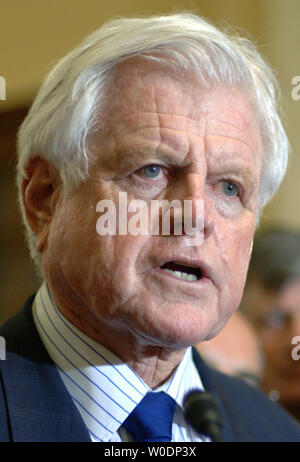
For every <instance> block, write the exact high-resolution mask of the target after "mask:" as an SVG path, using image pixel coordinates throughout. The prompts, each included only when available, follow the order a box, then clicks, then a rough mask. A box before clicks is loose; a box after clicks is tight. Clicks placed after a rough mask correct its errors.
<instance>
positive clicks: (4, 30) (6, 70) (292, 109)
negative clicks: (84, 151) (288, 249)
mask: <svg viewBox="0 0 300 462" xmlns="http://www.w3.org/2000/svg"><path fill="white" fill-rule="evenodd" d="M177 10H189V11H192V12H195V13H197V14H199V15H201V16H204V17H206V18H208V19H209V20H211V21H212V22H214V23H215V24H217V25H221V26H222V25H224V24H229V25H231V26H233V27H235V28H238V29H241V30H242V31H246V33H247V35H250V37H252V39H253V40H254V41H255V42H256V44H257V45H258V47H259V48H260V51H261V52H262V53H263V54H264V56H265V57H266V58H267V60H268V61H269V63H270V64H271V66H272V67H273V68H274V69H275V71H276V73H277V76H278V80H279V82H280V86H281V89H282V97H283V107H284V112H285V121H286V128H287V132H288V136H289V139H290V142H291V145H292V148H293V154H292V156H291V160H290V165H289V170H288V174H287V176H286V178H285V180H284V183H283V184H282V187H281V189H280V191H279V193H278V194H277V195H276V197H275V198H274V199H273V201H272V202H271V203H270V205H269V206H268V207H267V208H266V210H265V213H264V216H263V218H262V221H261V225H260V228H264V227H268V226H270V225H280V226H281V227H285V228H288V229H295V230H300V213H299V209H300V199H299V198H300V182H299V174H300V156H299V155H298V149H299V148H300V129H299V128H300V127H299V120H300V100H296V99H293V98H292V90H293V85H292V79H293V78H294V77H295V76H298V75H299V76H300V52H299V43H300V28H299V19H300V0H194V1H188V0H186V1H183V0H182V1H179V0H177V1H175V0H151V1H149V0H126V2H125V1H124V0H111V1H110V2H107V1H104V0H48V1H46V0H26V1H23V0H0V76H2V77H4V79H5V82H6V89H5V90H6V92H5V93H6V95H5V96H6V99H5V100H3V99H2V98H3V94H2V96H1V92H0V184H1V195H0V201H1V202H0V203H1V228H0V229H1V243H0V291H1V294H0V300H1V305H0V322H3V321H4V320H5V319H7V318H8V317H9V316H10V315H11V314H13V313H15V312H16V311H17V310H18V309H19V308H20V307H21V306H22V305H23V303H24V301H25V299H26V297H27V296H28V295H30V294H31V293H33V292H34V291H35V290H36V288H37V281H36V280H35V276H34V270H33V266H32V264H31V262H30V258H29V255H28V252H27V249H26V246H25V244H24V239H23V228H22V225H21V219H20V213H19V210H18V206H17V201H16V189H15V183H14V170H15V162H16V158H15V138H16V132H17V129H18V126H19V125H20V123H21V122H22V120H23V118H24V116H25V115H26V112H27V111H28V108H29V106H30V103H31V101H32V100H33V98H34V96H35V94H36V93H37V91H38V88H39V86H40V84H41V82H42V81H43V79H44V77H45V76H46V74H47V73H48V71H49V70H50V69H51V67H52V66H53V64H54V63H55V62H56V61H57V60H58V59H59V58H60V57H62V56H63V55H65V54H66V53H67V52H69V51H70V50H71V49H72V48H73V47H74V46H76V45H77V44H78V43H79V42H80V41H81V40H82V39H83V38H84V37H85V36H86V35H87V34H89V33H90V32H92V31H93V30H94V29H97V28H98V27H99V26H100V25H101V24H102V23H103V22H105V21H106V20H108V19H109V18H111V17H112V16H117V15H121V16H135V15H145V14H159V13H170V12H175V11H177ZM298 94H299V96H300V90H299V92H298Z"/></svg>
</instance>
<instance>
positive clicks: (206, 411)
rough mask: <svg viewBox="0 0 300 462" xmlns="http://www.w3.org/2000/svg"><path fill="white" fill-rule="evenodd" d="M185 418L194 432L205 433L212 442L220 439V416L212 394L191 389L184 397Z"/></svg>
mask: <svg viewBox="0 0 300 462" xmlns="http://www.w3.org/2000/svg"><path fill="white" fill-rule="evenodd" d="M183 405H184V410H185V412H184V414H185V418H186V420H187V421H188V422H189V423H190V424H191V425H192V427H193V428H194V429H195V430H196V432H198V433H200V434H202V435H203V434H204V435H207V436H208V437H209V438H211V440H212V441H213V442H219V441H220V433H221V418H220V414H219V409H218V406H217V403H216V401H215V399H214V397H213V395H212V394H210V393H208V392H206V391H200V390H193V391H191V392H190V393H188V394H187V396H186V397H185V399H184V403H183Z"/></svg>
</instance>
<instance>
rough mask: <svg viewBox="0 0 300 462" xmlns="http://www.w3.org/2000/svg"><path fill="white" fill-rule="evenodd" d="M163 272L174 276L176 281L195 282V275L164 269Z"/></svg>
mask: <svg viewBox="0 0 300 462" xmlns="http://www.w3.org/2000/svg"><path fill="white" fill-rule="evenodd" d="M164 271H166V272H167V273H169V274H172V276H175V277H177V278H178V279H183V280H184V281H197V276H196V275H195V274H188V273H183V272H182V271H173V270H170V269H166V268H164Z"/></svg>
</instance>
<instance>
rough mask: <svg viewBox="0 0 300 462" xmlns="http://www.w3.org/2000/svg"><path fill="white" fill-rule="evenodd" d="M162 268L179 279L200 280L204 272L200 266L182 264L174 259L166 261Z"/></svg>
mask: <svg viewBox="0 0 300 462" xmlns="http://www.w3.org/2000/svg"><path fill="white" fill-rule="evenodd" d="M160 268H161V269H162V270H163V271H166V273H169V274H171V275H172V276H174V277H176V278H178V279H183V280H184V281H189V282H193V281H198V280H199V279H202V277H203V273H202V271H201V269H200V268H196V267H193V266H186V265H182V264H180V263H176V262H173V261H170V262H167V263H165V264H164V265H162V266H161V267H160Z"/></svg>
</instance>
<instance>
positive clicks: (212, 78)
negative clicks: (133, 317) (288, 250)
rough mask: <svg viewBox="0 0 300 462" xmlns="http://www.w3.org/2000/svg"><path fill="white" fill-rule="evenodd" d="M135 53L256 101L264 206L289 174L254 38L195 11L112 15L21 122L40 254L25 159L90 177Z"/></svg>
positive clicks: (61, 66) (74, 178)
mask: <svg viewBox="0 0 300 462" xmlns="http://www.w3.org/2000/svg"><path fill="white" fill-rule="evenodd" d="M136 56H140V57H143V58H144V59H149V60H155V61H156V62H158V63H160V65H171V66H173V67H174V68H176V69H179V70H193V71H194V72H196V75H197V77H198V78H199V85H202V86H205V87H210V86H213V85H217V84H220V83H221V84H225V85H227V86H229V87H233V86H234V87H238V88H240V89H241V90H242V91H244V93H245V94H246V95H247V96H248V98H249V101H251V103H252V104H253V105H254V108H255V112H256V115H257V120H258V125H259V129H260V133H261V137H262V141H263V150H264V152H263V169H262V176H261V183H260V191H259V206H258V211H259V213H260V211H261V210H262V208H263V207H264V206H265V205H266V203H267V202H268V201H269V200H270V198H271V197H272V196H273V194H274V193H275V192H276V190H277V189H278V187H279V185H280V183H281V181H282V179H283V176H284V174H285V170H286V166H287V160H288V152H289V143H288V139H287V136H286V133H285V130H284V128H283V126H282V123H281V120H280V116H279V113H278V112H279V111H278V87H277V82H276V79H275V77H274V74H273V71H272V69H271V68H270V67H269V65H268V64H267V63H266V62H265V60H264V59H263V58H262V57H261V55H260V54H259V53H258V52H257V50H256V48H255V46H254V45H253V44H252V43H251V42H250V41H249V40H248V39H246V38H241V37H237V36H231V35H229V34H228V33H225V32H222V31H221V30H219V29H218V28H216V27H215V26H213V25H212V24H210V23H209V22H207V21H206V20H204V19H202V18H199V17H198V16H196V15H193V14H191V13H180V14H174V15H166V16H151V17H146V18H129V19H128V18H119V19H113V20H111V21H109V22H108V23H106V24H104V25H103V26H102V27H101V28H100V29H98V30H96V31H95V32H93V33H92V34H91V35H89V36H88V37H87V38H86V39H85V40H84V41H83V42H82V43H81V44H80V45H79V46H78V47H77V48H76V49H75V50H73V51H72V52H71V53H70V54H68V55H67V56H66V57H64V58H63V59H62V60H61V61H59V62H58V63H57V65H56V66H55V67H54V69H53V70H52V71H51V72H50V74H49V75H48V77H47V78H46V79H45V81H44V83H43V85H42V86H41V89H40V91H39V93H38V95H37V97H36V99H35V101H34V103H33V105H32V107H31V109H30V111H29V113H28V115H27V117H26V119H25V121H24V122H23V124H22V126H21V128H20V130H19V134H18V156H19V157H18V167H17V184H18V187H19V197H20V204H21V210H22V213H23V219H24V222H25V225H26V228H27V238H28V243H29V248H30V251H31V255H32V257H33V258H34V260H36V261H37V262H38V260H39V254H38V251H37V249H36V246H35V235H34V233H33V232H32V231H31V229H30V228H29V225H28V224H27V221H26V218H25V213H24V207H23V204H22V199H21V192H20V191H21V182H22V178H23V177H24V176H25V177H26V172H25V168H26V165H27V164H28V162H29V159H30V158H32V157H34V156H36V155H38V156H39V157H43V158H45V159H47V160H48V161H49V162H51V163H52V164H53V165H54V166H55V167H56V168H57V170H58V171H59V172H60V175H61V178H62V181H63V184H64V186H65V187H72V186H73V185H74V184H78V183H79V182H80V181H83V180H84V179H86V178H87V177H88V171H89V165H90V162H91V159H92V155H91V152H90V151H89V149H88V136H89V135H90V134H91V132H93V131H95V130H99V129H100V128H101V123H102V124H103V123H104V122H105V114H102V112H101V111H102V110H103V108H104V105H105V99H106V97H107V95H108V89H109V85H110V83H111V81H112V78H113V72H114V70H115V69H116V67H117V66H118V65H119V64H120V63H121V62H124V61H126V60H129V59H130V58H132V57H136ZM259 213H258V216H259Z"/></svg>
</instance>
